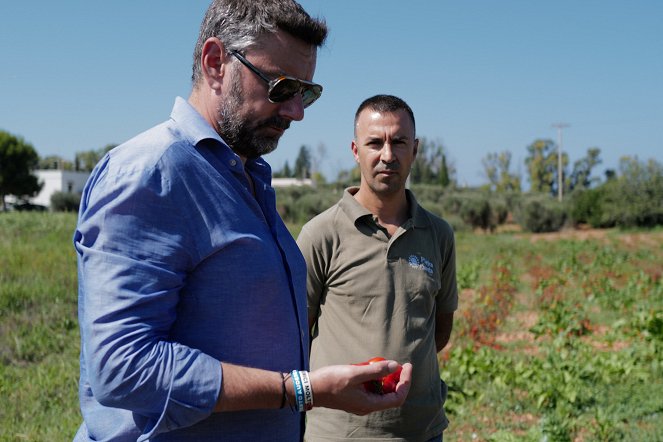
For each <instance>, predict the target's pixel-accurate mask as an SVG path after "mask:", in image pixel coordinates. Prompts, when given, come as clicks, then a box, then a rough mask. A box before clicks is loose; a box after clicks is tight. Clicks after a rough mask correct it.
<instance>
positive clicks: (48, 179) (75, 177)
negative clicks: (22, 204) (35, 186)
mask: <svg viewBox="0 0 663 442" xmlns="http://www.w3.org/2000/svg"><path fill="white" fill-rule="evenodd" d="M34 174H35V175H36V176H37V179H39V182H40V183H43V184H44V186H43V187H42V189H41V191H40V192H39V194H38V195H37V196H36V197H34V198H32V199H31V200H30V202H31V203H32V204H37V205H40V206H45V207H50V205H51V195H53V194H54V193H55V192H65V193H81V192H83V187H84V186H85V182H86V181H87V179H88V177H89V176H90V173H89V172H79V171H72V170H35V171H34Z"/></svg>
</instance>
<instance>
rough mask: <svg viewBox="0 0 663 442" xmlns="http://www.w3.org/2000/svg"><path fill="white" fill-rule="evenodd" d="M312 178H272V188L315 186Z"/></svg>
mask: <svg viewBox="0 0 663 442" xmlns="http://www.w3.org/2000/svg"><path fill="white" fill-rule="evenodd" d="M313 185H314V183H313V180H312V179H310V178H272V187H292V186H297V187H299V186H313Z"/></svg>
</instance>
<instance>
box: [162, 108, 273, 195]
mask: <svg viewBox="0 0 663 442" xmlns="http://www.w3.org/2000/svg"><path fill="white" fill-rule="evenodd" d="M170 118H171V119H172V120H173V121H174V122H175V123H177V127H178V129H179V130H180V133H181V136H182V138H184V139H185V140H186V141H188V142H189V143H191V144H192V145H194V146H197V145H198V143H199V142H201V141H203V140H209V139H213V140H216V141H217V142H218V144H220V146H219V148H220V150H221V152H219V153H220V154H221V155H222V156H223V157H224V158H225V159H226V161H224V164H226V165H230V166H229V167H230V168H233V166H232V165H233V164H234V165H235V167H239V168H241V158H240V157H239V155H237V154H236V153H235V152H233V150H232V149H231V148H230V146H228V144H227V143H226V142H225V141H224V140H223V138H221V136H220V135H219V134H218V133H217V132H216V131H215V130H214V128H213V127H212V126H211V125H210V124H209V123H208V122H207V120H205V119H204V118H203V116H202V115H200V113H199V112H198V111H197V110H196V109H195V108H194V107H193V106H191V104H190V103H189V102H188V101H187V100H185V99H184V98H182V97H176V98H175V104H174V105H173V110H172V111H171V113H170ZM233 159H234V160H235V161H234V162H233V161H231V160H233ZM246 169H247V170H250V171H251V172H253V173H255V174H256V175H257V176H258V177H259V178H260V179H261V180H262V181H264V182H265V183H267V184H271V182H272V169H271V167H270V166H269V164H268V163H267V162H266V161H265V160H264V159H263V158H262V157H258V158H256V159H248V160H246Z"/></svg>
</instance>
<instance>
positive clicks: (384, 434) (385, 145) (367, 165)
mask: <svg viewBox="0 0 663 442" xmlns="http://www.w3.org/2000/svg"><path fill="white" fill-rule="evenodd" d="M354 121H355V127H354V128H355V131H354V139H353V140H352V143H351V148H352V153H353V155H354V158H355V160H356V161H357V163H358V164H359V169H360V171H361V182H360V184H359V187H350V188H348V189H346V190H345V192H344V193H343V197H342V198H341V200H340V201H339V202H338V203H337V204H336V205H334V206H333V207H332V208H330V209H329V210H327V211H325V212H323V213H321V214H320V215H318V216H317V217H315V218H313V219H312V220H311V221H309V222H308V223H307V224H306V225H304V227H303V228H302V231H301V233H300V235H299V237H298V238H297V243H298V244H299V246H300V248H301V250H302V252H303V254H304V258H305V259H306V262H307V265H308V299H309V301H308V310H309V327H310V328H311V333H312V337H313V340H312V343H311V366H312V367H313V368H316V367H322V366H325V365H330V364H346V363H352V362H360V361H365V360H367V359H368V358H371V357H374V356H381V357H386V358H392V359H396V360H402V361H409V362H411V363H412V366H413V367H414V369H413V374H412V379H413V382H412V388H411V390H410V394H409V395H408V398H407V400H406V401H405V404H404V405H403V406H402V407H400V408H397V409H393V410H385V411H383V412H378V413H373V414H370V415H367V416H354V415H350V414H348V413H345V412H343V411H341V410H331V409H324V408H320V409H314V410H313V411H311V412H310V413H309V414H308V416H307V418H308V419H307V426H306V440H307V442H317V441H321V442H322V441H349V440H361V441H377V440H380V441H386V440H398V441H413V442H426V441H431V442H432V441H438V442H439V441H441V440H442V432H443V430H444V429H445V428H446V426H447V419H446V417H445V413H444V409H443V403H444V400H445V398H446V385H445V384H444V383H443V382H442V381H441V380H440V372H439V367H438V360H437V353H438V352H439V351H441V350H442V349H443V348H444V347H445V346H446V345H447V343H448V341H449V337H450V333H451V329H452V325H453V315H454V313H453V312H454V311H455V310H456V307H457V304H458V292H457V288H456V263H455V246H454V234H453V231H452V229H451V227H450V226H449V224H448V223H447V222H445V221H444V220H442V219H440V218H438V217H436V216H435V215H433V214H432V213H430V212H428V211H426V210H425V209H423V208H422V207H421V206H419V205H418V204H417V201H416V199H415V197H414V194H413V193H412V192H411V191H409V190H408V189H406V182H407V178H408V175H409V173H410V168H411V166H412V163H413V162H414V160H415V158H416V156H417V148H418V144H419V140H418V139H417V137H416V131H415V121H414V114H413V112H412V109H411V108H410V106H409V105H408V104H407V103H405V101H403V100H402V99H400V98H398V97H394V96H392V95H376V96H374V97H371V98H368V99H366V100H365V101H364V102H362V103H361V105H360V106H359V108H358V110H357V112H356V114H355V120H354Z"/></svg>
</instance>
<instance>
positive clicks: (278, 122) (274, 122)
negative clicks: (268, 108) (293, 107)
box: [260, 117, 290, 130]
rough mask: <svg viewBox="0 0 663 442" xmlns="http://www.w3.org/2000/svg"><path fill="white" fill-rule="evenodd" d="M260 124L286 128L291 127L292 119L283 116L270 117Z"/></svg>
mask: <svg viewBox="0 0 663 442" xmlns="http://www.w3.org/2000/svg"><path fill="white" fill-rule="evenodd" d="M260 126H262V127H265V126H272V127H278V128H279V129H283V130H286V129H288V128H289V127H290V121H289V120H286V119H284V118H281V117H270V118H267V119H266V120H264V121H262V122H261V123H260Z"/></svg>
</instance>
